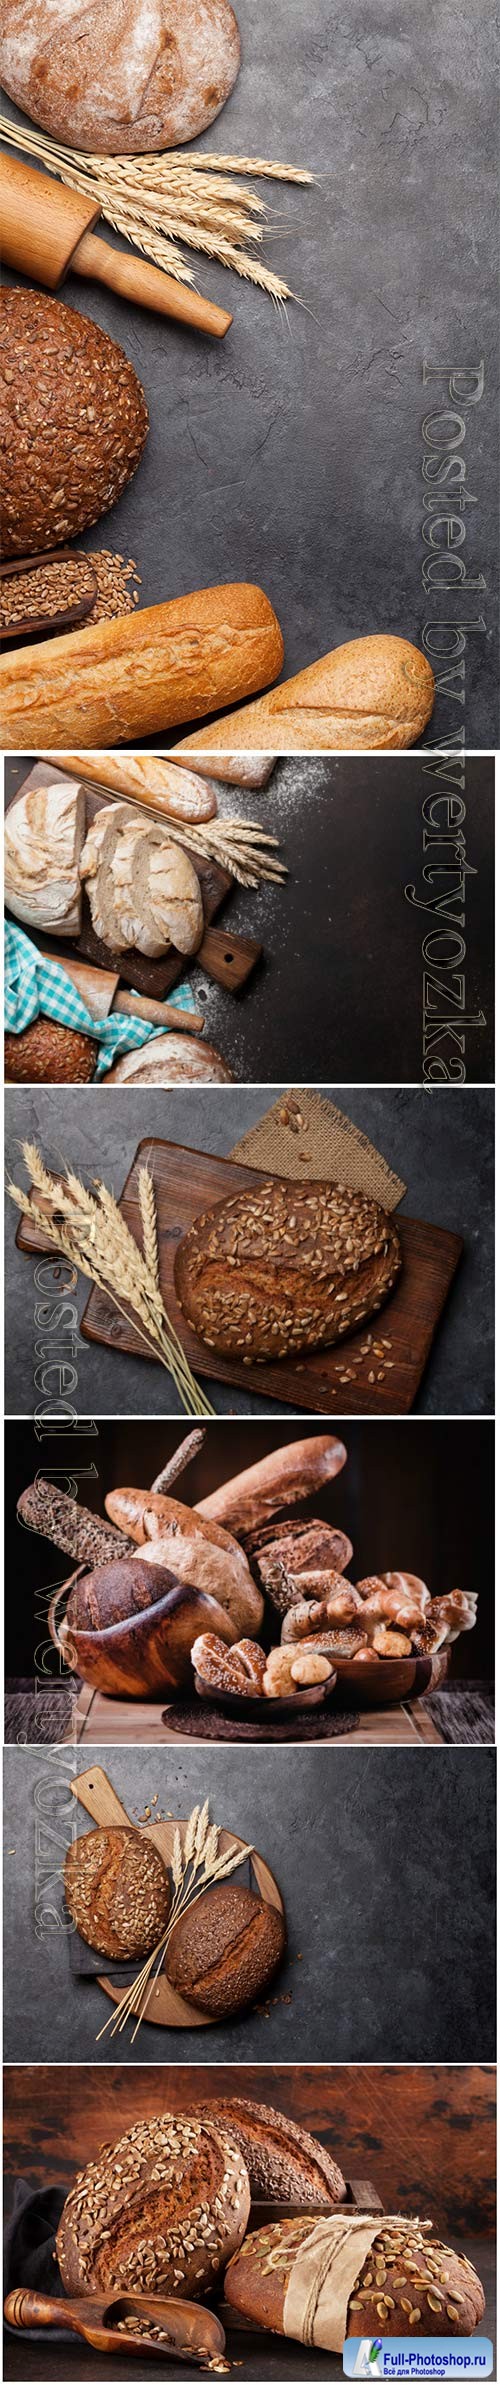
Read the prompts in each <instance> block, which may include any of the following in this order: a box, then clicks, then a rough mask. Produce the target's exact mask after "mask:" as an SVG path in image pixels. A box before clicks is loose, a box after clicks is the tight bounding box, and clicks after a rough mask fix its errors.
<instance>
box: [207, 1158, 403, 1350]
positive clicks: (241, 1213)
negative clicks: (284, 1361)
mask: <svg viewBox="0 0 500 2385" xmlns="http://www.w3.org/2000/svg"><path fill="white" fill-rule="evenodd" d="M400 1265H401V1254H400V1245H399V1236H398V1233H397V1228H396V1227H395V1225H394V1224H393V1220H392V1218H390V1217H389V1216H388V1214H387V1211H386V1210H385V1209H382V1208H381V1207H380V1205H379V1203H378V1202H377V1201H371V1200H368V1199H367V1198H366V1196H365V1194H363V1193H359V1192H353V1191H352V1190H351V1189H349V1187H347V1186H345V1185H341V1184H328V1183H326V1182H325V1183H323V1182H319V1183H308V1184H301V1185H300V1186H299V1185H297V1184H291V1183H289V1182H283V1183H281V1182H280V1180H279V1178H278V1177H273V1178H272V1179H271V1181H270V1182H269V1183H265V1184H263V1185H259V1186H258V1187H257V1189H256V1190H255V1192H253V1191H251V1192H250V1191H247V1192H243V1193H236V1194H234V1195H233V1196H232V1198H231V1199H230V1200H226V1201H218V1202H217V1204H216V1206H215V1208H214V1209H210V1210H207V1211H206V1213H205V1214H204V1216H202V1217H199V1218H196V1219H195V1223H194V1225H193V1226H191V1227H190V1229H189V1232H188V1233H187V1234H186V1235H185V1236H184V1239H183V1241H182V1242H181V1243H180V1244H179V1247H178V1249H177V1251H176V1255H175V1265H174V1280H175V1289H176V1293H177V1298H178V1301H179V1303H180V1307H181V1309H182V1311H183V1314H184V1316H185V1317H186V1318H187V1320H188V1323H189V1324H190V1325H192V1326H193V1327H194V1330H195V1332H196V1333H198V1334H199V1335H200V1338H201V1339H202V1341H204V1342H206V1343H207V1344H208V1348H209V1349H211V1350H217V1351H219V1352H221V1353H222V1355H223V1356H225V1357H239V1358H241V1359H242V1360H243V1364H244V1365H247V1366H250V1365H252V1364H253V1363H254V1362H255V1360H265V1359H266V1358H282V1357H286V1355H287V1354H288V1353H295V1352H296V1351H297V1350H304V1349H316V1348H318V1347H319V1345H320V1344H324V1343H330V1342H338V1341H340V1340H341V1339H342V1338H343V1336H344V1335H345V1334H346V1333H352V1332H354V1330H355V1327H356V1326H357V1325H359V1324H362V1323H363V1320H364V1319H365V1318H366V1317H370V1316H373V1314H374V1312H375V1310H377V1309H379V1308H381V1306H382V1301H383V1300H386V1299H387V1296H388V1293H389V1292H391V1291H392V1288H393V1285H394V1284H395V1282H396V1278H397V1276H398V1274H399V1270H400Z"/></svg>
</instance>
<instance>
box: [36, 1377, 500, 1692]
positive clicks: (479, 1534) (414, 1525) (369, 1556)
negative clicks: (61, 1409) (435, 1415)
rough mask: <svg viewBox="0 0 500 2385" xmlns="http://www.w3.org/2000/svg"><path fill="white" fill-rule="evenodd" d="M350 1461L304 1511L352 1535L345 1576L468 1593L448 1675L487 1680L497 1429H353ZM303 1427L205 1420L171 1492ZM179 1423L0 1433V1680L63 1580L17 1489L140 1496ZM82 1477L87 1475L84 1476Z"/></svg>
mask: <svg viewBox="0 0 500 2385" xmlns="http://www.w3.org/2000/svg"><path fill="white" fill-rule="evenodd" d="M338 1429H339V1432H340V1436H341V1438H342V1439H343V1440H344V1442H345V1446H346V1448H347V1453H348V1456H347V1464H346V1466H344V1467H343V1470H342V1472H341V1473H340V1474H338V1475H337V1476H336V1478H335V1480H334V1482H332V1483H331V1484H330V1485H329V1486H328V1487H327V1488H326V1489H324V1490H323V1491H321V1492H319V1493H315V1494H314V1496H313V1497H312V1498H311V1499H310V1500H309V1501H308V1502H307V1503H305V1505H304V1508H302V1506H301V1508H300V1513H301V1514H302V1513H305V1514H309V1513H311V1514H319V1515H321V1516H325V1517H328V1518H329V1520H330V1521H331V1522H332V1523H335V1524H337V1525H338V1526H339V1527H340V1528H341V1529H342V1530H343V1531H345V1532H347V1533H348V1536H349V1539H350V1540H352V1543H353V1549H354V1555H353V1557H352V1559H351V1563H350V1565H349V1566H348V1567H347V1568H346V1571H347V1574H348V1576H349V1578H350V1579H351V1580H352V1581H362V1580H363V1579H364V1577H365V1575H366V1574H369V1573H377V1572H383V1573H386V1572H394V1571H398V1570H401V1571H403V1572H410V1573H416V1574H419V1575H420V1576H421V1577H422V1578H423V1580H424V1581H426V1582H427V1583H428V1586H429V1589H430V1590H431V1591H432V1594H433V1596H434V1597H438V1596H439V1597H440V1596H443V1595H444V1593H445V1592H446V1591H448V1590H452V1589H455V1588H457V1587H458V1588H459V1589H463V1590H477V1591H478V1593H479V1597H478V1610H477V1615H478V1619H477V1624H476V1628H475V1630H474V1632H467V1633H463V1634H462V1635H461V1637H460V1639H458V1640H455V1642H454V1645H453V1648H452V1651H451V1672H452V1676H455V1677H456V1678H457V1679H462V1680H466V1679H468V1678H470V1677H473V1678H474V1679H477V1678H488V1677H489V1676H491V1675H492V1672H493V1631H494V1556H493V1498H494V1426H493V1423H485V1422H482V1421H481V1420H479V1419H478V1420H475V1421H474V1422H473V1423H470V1422H462V1421H454V1422H453V1423H447V1422H446V1421H440V1422H432V1423H431V1422H429V1423H427V1424H425V1425H424V1424H420V1425H418V1426H417V1425H413V1424H409V1423H408V1422H407V1421H404V1422H403V1421H401V1422H399V1423H394V1424H392V1423H389V1422H386V1421H384V1422H383V1423H382V1422H377V1421H375V1420H374V1421H373V1422H365V1421H360V1422H356V1421H354V1422H352V1421H351V1419H349V1420H348V1422H347V1424H346V1425H345V1426H343V1425H342V1423H341V1424H340V1426H339V1428H338ZM316 1430H317V1426H316V1425H311V1426H308V1425H307V1423H304V1425H302V1424H294V1423H293V1422H292V1423H291V1424H290V1425H289V1424H288V1422H286V1423H285V1422H283V1423H282V1424H281V1425H280V1426H269V1425H264V1424H258V1423H255V1422H252V1423H251V1424H245V1423H243V1422H238V1421H237V1420H236V1419H234V1421H232V1422H231V1423H226V1424H222V1423H220V1424H219V1423H214V1424H209V1425H208V1428H207V1435H206V1440H205V1442H204V1446H203V1448H202V1450H200V1453H199V1455H198V1457H197V1458H195V1459H194V1460H193V1462H192V1464H191V1466H190V1467H189V1469H188V1471H187V1472H186V1474H185V1475H181V1476H180V1477H179V1479H178V1483H177V1485H176V1496H178V1497H179V1498H181V1499H186V1500H187V1502H188V1505H189V1506H195V1505H196V1503H197V1501H198V1500H200V1499H204V1498H207V1497H208V1494H209V1492H210V1491H212V1490H215V1489H217V1487H218V1485H219V1484H220V1483H222V1482H225V1481H227V1480H228V1479H229V1476H230V1475H231V1474H238V1473H239V1472H240V1471H242V1469H243V1468H244V1467H245V1466H249V1465H255V1464H256V1462H257V1460H258V1459H259V1458H261V1457H264V1456H266V1454H267V1452H268V1451H270V1450H274V1449H280V1448H281V1447H282V1446H283V1445H284V1444H285V1443H286V1442H287V1441H296V1440H301V1439H303V1438H304V1436H307V1435H308V1436H310V1437H311V1436H314V1434H315V1432H316ZM180 1437H181V1436H180V1428H179V1425H178V1424H177V1425H176V1424H167V1423H161V1422H160V1421H159V1420H158V1419H151V1420H147V1421H146V1420H145V1419H142V1420H135V1419H134V1418H132V1417H129V1418H122V1419H121V1420H120V1421H118V1422H116V1423H115V1422H113V1420H112V1419H111V1418H107V1419H104V1420H101V1421H100V1422H97V1423H96V1422H95V1420H93V1419H89V1420H88V1424H87V1425H86V1423H85V1421H84V1420H83V1419H79V1422H78V1426H77V1427H76V1429H75V1431H74V1432H73V1433H71V1434H70V1433H65V1434H64V1435H60V1434H57V1435H56V1434H55V1433H51V1434H46V1433H45V1432H44V1434H43V1435H42V1436H41V1437H40V1436H39V1435H38V1434H37V1432H36V1430H35V1427H34V1425H33V1424H32V1423H31V1422H30V1421H29V1420H28V1419H27V1418H26V1419H24V1420H22V1421H16V1422H14V1421H11V1422H9V1423H7V1424H6V1428H5V1479H6V1485H7V1497H6V1553H5V1555H6V1561H5V1579H6V1585H7V1588H6V1599H5V1617H6V1672H7V1675H8V1676H16V1675H17V1676H22V1675H25V1676H27V1675H29V1674H31V1673H32V1670H33V1656H34V1647H35V1645H38V1646H39V1645H40V1642H41V1641H43V1640H44V1626H43V1618H44V1615H45V1611H46V1602H47V1586H48V1583H49V1581H50V1584H51V1587H52V1588H53V1587H54V1585H55V1584H56V1583H57V1582H63V1581H64V1580H65V1579H66V1576H67V1572H68V1559H67V1558H66V1557H64V1556H63V1554H62V1553H59V1552H58V1550H57V1549H54V1548H52V1546H51V1544H50V1542H49V1541H47V1540H42V1539H40V1538H39V1537H38V1535H37V1534H36V1533H34V1532H27V1531H26V1529H25V1527H23V1526H21V1525H20V1523H19V1522H18V1519H17V1516H16V1503H17V1500H18V1499H19V1497H20V1495H21V1492H22V1491H23V1490H25V1489H26V1486H27V1484H28V1483H29V1482H31V1481H32V1480H33V1479H34V1477H35V1475H36V1474H39V1473H42V1474H44V1475H47V1474H48V1475H49V1476H50V1475H52V1473H53V1472H54V1473H55V1475H56V1479H57V1480H58V1483H59V1487H60V1488H62V1489H68V1491H70V1492H73V1494H74V1495H76V1496H77V1497H78V1499H79V1501H80V1503H81V1504H82V1505H84V1506H86V1507H90V1508H92V1509H93V1510H94V1511H95V1513H96V1514H102V1513H103V1505H104V1497H105V1494H106V1492H107V1491H110V1490H112V1489H113V1490H116V1489H117V1488H118V1487H120V1486H123V1485H125V1484H129V1485H133V1484H136V1485H137V1486H138V1487H139V1488H142V1487H144V1488H149V1487H150V1485H151V1483H152V1482H153V1480H154V1478H155V1476H156V1474H158V1473H159V1471H160V1468H161V1466H162V1465H165V1464H166V1462H167V1459H168V1458H169V1457H170V1456H171V1454H172V1452H173V1450H174V1449H176V1448H177V1447H178V1445H179V1439H180ZM87 1470H88V1471H87ZM46 1663H47V1668H48V1677H50V1676H51V1675H52V1677H53V1678H56V1677H57V1675H58V1671H59V1659H58V1656H57V1653H56V1650H55V1649H54V1648H53V1647H52V1642H49V1646H48V1649H47V1652H46Z"/></svg>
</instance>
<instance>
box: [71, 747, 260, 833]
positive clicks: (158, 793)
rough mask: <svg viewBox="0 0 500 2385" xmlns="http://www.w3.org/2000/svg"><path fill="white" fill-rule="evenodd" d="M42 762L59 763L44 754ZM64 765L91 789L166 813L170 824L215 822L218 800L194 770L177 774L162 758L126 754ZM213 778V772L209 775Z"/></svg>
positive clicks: (74, 759) (78, 758)
mask: <svg viewBox="0 0 500 2385" xmlns="http://www.w3.org/2000/svg"><path fill="white" fill-rule="evenodd" d="M40 760H41V761H42V762H57V760H58V756H57V754H55V753H46V754H41V756H40ZM64 764H65V769H66V770H69V771H71V773H72V775H75V776H76V778H84V779H87V780H88V779H90V781H91V784H92V786H97V787H110V788H111V790H112V793H113V794H114V795H127V796H130V798H131V800H132V802H134V803H143V804H145V805H146V807H151V809H152V810H153V811H156V812H164V813H165V818H166V819H167V820H177V821H182V820H187V821H191V820H196V821H198V822H199V821H204V820H213V818H214V814H215V813H216V811H217V796H216V795H214V794H213V791H212V788H211V787H209V786H207V783H206V779H205V777H203V778H200V777H199V776H198V773H196V776H194V775H193V772H192V770H181V769H175V770H174V766H173V762H167V761H166V760H165V756H164V755H163V754H124V755H123V758H122V757H121V756H120V757H119V758H118V761H116V760H115V756H114V754H89V753H87V754H65V756H64ZM213 775H214V774H213V772H212V770H210V771H209V772H208V773H207V776H208V777H212V776H213Z"/></svg>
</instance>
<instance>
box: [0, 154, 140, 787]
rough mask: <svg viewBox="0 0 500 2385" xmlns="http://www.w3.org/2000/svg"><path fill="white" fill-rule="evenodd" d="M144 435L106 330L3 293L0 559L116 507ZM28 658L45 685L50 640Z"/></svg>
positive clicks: (35, 299)
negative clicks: (37, 665) (37, 662)
mask: <svg viewBox="0 0 500 2385" xmlns="http://www.w3.org/2000/svg"><path fill="white" fill-rule="evenodd" d="M66 137H67V136H66V135H65V138H66ZM21 392H22V398H21ZM147 431H148V410H147V405H146V400H145V396H144V391H143V389H142V388H141V383H140V381H138V379H137V373H135V372H134V368H133V365H132V364H129V360H128V356H125V355H124V353H123V348H118V347H117V346H116V342H115V340H111V339H109V336H108V333H107V331H101V330H100V327H99V324H98V323H93V322H92V323H91V322H90V321H89V319H88V317H87V316H86V315H80V314H77V313H76V312H75V309H74V308H73V307H70V306H65V305H63V303H62V302H61V299H59V298H50V297H47V295H46V293H45V291H42V290H4V291H3V292H2V294H1V298H0V435H1V442H2V463H3V469H2V476H1V492H0V528H1V538H2V548H3V553H4V555H35V554H40V553H41V552H43V549H44V548H45V549H46V548H48V547H57V546H60V545H61V544H62V542H63V541H64V540H65V539H71V538H76V537H78V536H79V534H80V531H81V530H85V529H86V528H88V526H89V523H91V522H97V521H98V519H99V515H100V514H102V513H107V512H108V510H109V507H110V505H115V504H116V499H117V497H120V496H121V492H122V489H124V488H126V485H127V481H129V480H130V479H131V478H132V473H133V472H135V471H136V469H137V465H138V463H139V461H140V457H141V455H142V450H143V447H144V444H145V440H146V437H147ZM93 635H94V637H95V635H96V631H95V630H94V632H93ZM63 643H66V640H64V641H63ZM37 651H38V652H39V654H40V662H41V677H42V678H43V661H42V658H43V656H44V655H45V657H46V669H47V678H48V679H49V678H50V676H51V672H52V667H53V665H52V656H53V654H54V653H55V651H56V642H55V643H54V644H53V645H49V644H48V643H47V644H46V643H43V644H42V646H41V647H40V648H39V649H36V648H35V649H33V648H30V649H29V652H30V653H33V652H37ZM49 655H50V657H51V661H50V663H49V664H47V658H48V656H49ZM26 656H27V649H26V647H25V646H23V647H22V648H21V650H20V653H19V655H18V658H17V659H18V666H19V668H20V676H21V680H22V668H23V662H24V661H25V660H26ZM3 659H4V663H5V660H6V657H4V658H3ZM10 659H11V663H12V669H13V670H14V661H13V658H12V657H11V658H10ZM48 693H49V690H48V687H47V696H48ZM47 742H48V743H51V742H52V741H51V740H50V739H47ZM55 742H56V743H57V742H59V743H60V742H61V740H60V739H59V740H57V739H56V740H55ZM67 742H68V743H69V742H70V740H69V739H68V741H67ZM20 743H21V744H23V743H27V744H28V745H29V743H30V739H29V738H28V739H26V740H23V739H22V738H21V739H20ZM36 743H37V740H35V744H36Z"/></svg>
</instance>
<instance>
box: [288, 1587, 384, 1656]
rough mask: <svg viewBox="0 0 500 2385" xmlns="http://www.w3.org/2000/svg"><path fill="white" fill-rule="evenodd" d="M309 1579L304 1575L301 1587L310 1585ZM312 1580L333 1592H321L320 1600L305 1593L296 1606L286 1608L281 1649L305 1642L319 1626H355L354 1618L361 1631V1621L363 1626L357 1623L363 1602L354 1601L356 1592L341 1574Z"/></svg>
mask: <svg viewBox="0 0 500 2385" xmlns="http://www.w3.org/2000/svg"><path fill="white" fill-rule="evenodd" d="M312 1578H313V1577H312V1575H310V1574H309V1575H307V1574H304V1576H303V1581H304V1583H305V1582H307V1581H311V1580H312ZM314 1578H315V1579H317V1580H318V1581H320V1582H321V1581H324V1582H325V1583H326V1582H329V1583H330V1584H335V1588H333V1587H332V1588H330V1589H329V1590H328V1592H326V1591H325V1596H324V1598H322V1597H320V1596H319V1595H318V1596H316V1597H314V1598H308V1596H307V1592H306V1593H305V1596H304V1598H298V1599H297V1603H296V1606H293V1607H289V1610H288V1614H287V1615H284V1617H283V1622H282V1626H281V1638H282V1642H283V1644H284V1646H285V1647H286V1644H287V1641H289V1640H307V1639H309V1637H310V1633H311V1632H312V1631H314V1632H316V1631H319V1630H321V1629H322V1628H323V1625H328V1624H329V1623H333V1624H335V1625H336V1624H344V1623H356V1622H357V1620H358V1616H359V1629H360V1630H364V1619H363V1623H362V1622H361V1616H362V1614H363V1601H362V1599H361V1598H359V1597H358V1593H357V1591H356V1590H353V1588H352V1584H351V1582H344V1581H343V1580H342V1576H341V1574H337V1575H336V1574H318V1575H317V1576H315V1577H314ZM301 1588H302V1580H301Z"/></svg>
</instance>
